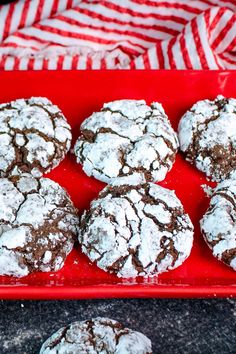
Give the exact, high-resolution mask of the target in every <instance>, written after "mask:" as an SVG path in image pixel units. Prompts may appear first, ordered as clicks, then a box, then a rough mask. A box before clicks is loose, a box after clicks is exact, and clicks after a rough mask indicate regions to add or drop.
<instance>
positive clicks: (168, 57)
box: [0, 0, 236, 70]
mask: <svg viewBox="0 0 236 354" xmlns="http://www.w3.org/2000/svg"><path fill="white" fill-rule="evenodd" d="M235 10H236V1H235V0H165V1H159V0H100V1H95V0H19V1H16V2H13V3H11V4H9V5H2V6H0V68H1V69H5V70H40V69H236V14H235Z"/></svg>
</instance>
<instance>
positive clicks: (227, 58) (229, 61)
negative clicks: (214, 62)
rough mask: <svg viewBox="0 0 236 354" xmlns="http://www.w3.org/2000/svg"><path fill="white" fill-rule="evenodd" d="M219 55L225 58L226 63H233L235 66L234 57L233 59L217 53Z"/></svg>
mask: <svg viewBox="0 0 236 354" xmlns="http://www.w3.org/2000/svg"><path fill="white" fill-rule="evenodd" d="M219 56H220V57H221V58H222V59H223V60H225V61H226V62H227V63H229V64H233V65H235V66H236V59H235V60H233V59H230V58H229V57H227V56H225V55H224V53H221V54H219Z"/></svg>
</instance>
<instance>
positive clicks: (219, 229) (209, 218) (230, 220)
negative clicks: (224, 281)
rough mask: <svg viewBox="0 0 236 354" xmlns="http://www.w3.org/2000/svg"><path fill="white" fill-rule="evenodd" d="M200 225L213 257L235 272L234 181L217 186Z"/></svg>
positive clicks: (235, 197) (235, 189)
mask: <svg viewBox="0 0 236 354" xmlns="http://www.w3.org/2000/svg"><path fill="white" fill-rule="evenodd" d="M200 225H201V231H202V234H203V236H204V238H205V240H206V242H207V244H208V246H209V247H210V248H211V250H212V252H213V255H214V256H215V257H217V258H218V259H219V260H221V261H222V262H224V263H225V264H227V265H228V266H230V267H232V268H233V269H234V270H236V180H230V179H228V180H225V181H223V182H221V183H219V184H218V185H217V187H216V188H215V189H214V191H213V193H212V196H211V201H210V206H209V208H208V210H207V212H206V213H205V215H204V216H203V218H202V220H201V221H200Z"/></svg>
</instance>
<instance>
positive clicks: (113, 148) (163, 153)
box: [74, 100, 178, 184]
mask: <svg viewBox="0 0 236 354" xmlns="http://www.w3.org/2000/svg"><path fill="white" fill-rule="evenodd" d="M177 149H178V139H177V136H176V133H175V132H174V130H173V129H172V127H171V125H170V122H169V120H168V118H167V116H166V114H165V112H164V109H163V107H162V105H161V104H160V103H152V104H151V106H150V107H149V106H148V105H146V102H145V101H144V100H139V101H138V100H119V101H113V102H109V103H105V104H104V106H103V108H102V110H101V111H100V112H96V113H93V114H92V115H91V116H90V117H89V118H87V119H86V120H85V121H84V122H83V123H82V125H81V136H80V137H79V138H78V140H77V142H76V144H75V147H74V152H75V155H76V156H77V162H78V163H81V164H82V165H83V170H84V171H85V173H86V174H87V175H89V176H94V177H95V178H97V179H99V180H101V181H104V182H107V183H111V182H112V181H113V180H114V179H116V178H117V177H118V178H119V180H120V181H121V182H122V183H123V184H139V183H144V182H146V181H161V180H163V179H164V178H165V176H166V174H167V172H168V171H169V170H170V169H171V167H172V165H173V162H174V160H175V155H176V152H177Z"/></svg>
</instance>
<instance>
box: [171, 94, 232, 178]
mask: <svg viewBox="0 0 236 354" xmlns="http://www.w3.org/2000/svg"><path fill="white" fill-rule="evenodd" d="M178 133H179V141H180V149H181V150H182V151H183V152H184V153H185V154H186V159H187V160H188V161H190V162H191V163H192V164H195V165H196V167H197V168H198V169H199V170H200V171H202V172H204V173H205V174H206V175H207V176H208V177H209V178H210V179H211V180H213V181H222V180H224V179H225V178H233V177H234V176H236V99H234V98H224V97H223V96H217V97H216V99H215V100H213V101H210V100H203V101H198V102H197V103H195V104H194V105H193V107H192V108H191V109H190V110H189V111H188V112H186V113H185V115H184V116H183V117H182V118H181V120H180V123H179V128H178Z"/></svg>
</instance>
